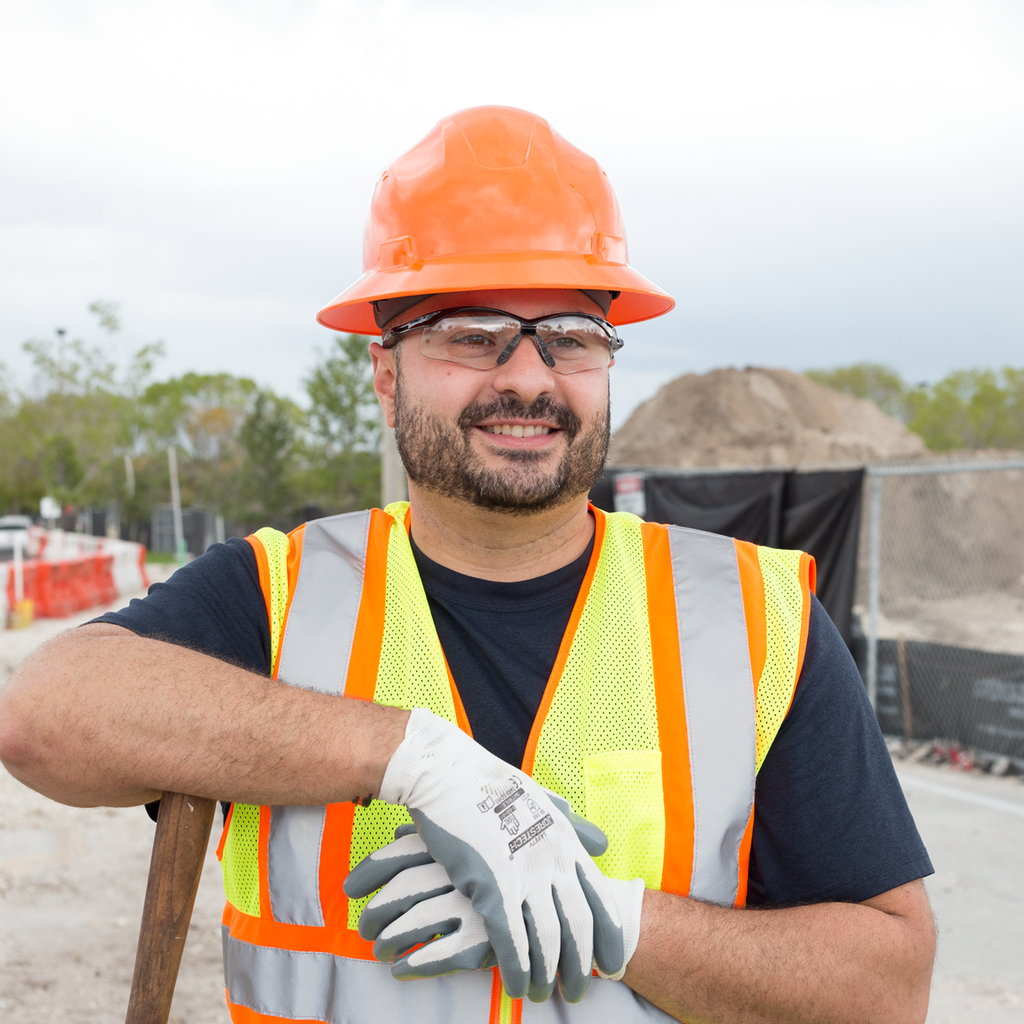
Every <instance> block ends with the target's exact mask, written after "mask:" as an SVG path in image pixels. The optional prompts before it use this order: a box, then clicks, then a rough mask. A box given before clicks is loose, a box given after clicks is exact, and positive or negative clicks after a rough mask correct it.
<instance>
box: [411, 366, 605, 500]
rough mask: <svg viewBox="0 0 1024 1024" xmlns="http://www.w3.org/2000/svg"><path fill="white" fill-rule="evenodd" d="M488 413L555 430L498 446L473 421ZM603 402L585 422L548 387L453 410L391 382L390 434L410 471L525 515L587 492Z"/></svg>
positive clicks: (448, 490) (601, 450) (461, 496)
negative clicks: (544, 440)
mask: <svg viewBox="0 0 1024 1024" xmlns="http://www.w3.org/2000/svg"><path fill="white" fill-rule="evenodd" d="M494 419H511V420H515V419H527V420H543V421H545V422H546V423H551V424H554V425H555V427H556V428H557V432H558V434H560V435H561V437H560V441H559V443H558V444H556V445H554V446H552V447H549V448H546V449H540V450H536V449H534V450H531V449H518V450H509V449H506V448H499V447H498V446H496V445H494V444H489V443H488V441H487V436H488V435H487V433H486V432H485V431H484V430H482V429H481V427H480V424H482V423H484V422H486V421H488V420H494ZM609 437H610V430H609V405H608V401H607V398H606V400H605V403H604V407H603V409H602V410H601V412H600V413H599V414H597V415H595V416H594V417H593V418H592V420H591V422H589V423H585V422H583V421H582V420H581V418H580V417H579V416H577V415H576V414H575V413H574V412H573V411H572V410H571V409H569V408H568V407H567V406H566V405H564V404H562V403H561V402H559V401H557V400H556V399H554V398H552V397H550V396H548V395H540V396H539V397H538V398H536V399H535V400H534V401H533V402H531V403H530V404H528V405H527V404H526V403H524V402H523V401H522V400H521V399H519V398H518V397H516V396H515V395H511V394H500V395H496V396H494V397H493V398H492V399H489V400H487V401H483V402H474V403H472V404H470V405H468V406H466V407H465V408H464V409H463V410H462V412H461V413H460V414H459V415H458V416H457V418H452V417H446V416H444V415H442V414H440V413H436V412H433V411H431V410H430V409H428V408H426V407H425V406H424V404H423V403H422V402H421V403H419V404H417V403H415V402H414V401H413V400H412V399H411V398H410V397H409V396H408V392H407V389H405V388H403V386H402V371H401V366H400V361H399V367H398V372H397V379H396V385H395V440H396V442H397V445H398V452H399V454H400V455H401V457H402V462H403V463H404V464H405V468H406V472H407V473H408V475H409V479H410V480H412V481H413V482H414V483H416V484H417V485H419V486H420V487H423V488H425V489H427V490H430V491H433V492H434V493H437V494H439V495H442V496H444V497H447V498H453V499H457V500H461V501H466V502H469V503H471V504H473V505H475V506H477V507H479V508H486V509H493V510H495V511H501V512H506V513H508V514H511V515H530V514H534V513H538V512H541V511H544V510H547V509H550V508H554V507H557V506H559V505H562V504H565V503H567V502H569V501H572V500H573V499H578V498H579V496H580V495H583V494H586V493H587V492H588V491H589V490H590V488H591V487H592V486H593V484H594V482H595V481H596V480H597V479H598V478H599V477H600V475H601V473H602V471H603V470H604V461H605V458H606V456H607V454H608V441H609Z"/></svg>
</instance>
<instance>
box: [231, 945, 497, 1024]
mask: <svg viewBox="0 0 1024 1024" xmlns="http://www.w3.org/2000/svg"><path fill="white" fill-rule="evenodd" d="M222 936H223V942H224V977H225V979H226V983H227V990H228V1001H229V1002H231V1003H235V1004H240V1005H242V1006H247V1007H249V1009H251V1010H255V1011H256V1012H257V1013H262V1014H266V1015H268V1016H273V1017H285V1018H288V1019H291V1020H313V1021H325V1022H326V1024H364V1022H365V1024H380V1022H382V1021H389V1022H390V1021H395V1022H401V1021H413V1020H415V1021H416V1024H462V1022H463V1021H465V1022H467V1024H487V1018H488V1014H489V1013H490V1007H491V978H492V975H491V972H490V971H464V972H462V973H461V974H453V975H449V976H448V977H446V978H431V979H429V980H423V981H395V979H394V978H392V977H391V971H390V970H389V969H388V965H387V964H380V963H377V961H376V960H354V959H350V958H349V957H343V956H335V955H334V954H333V953H300V952H295V951H293V950H289V949H275V948H273V947H267V946H255V945H252V944H251V943H248V942H242V941H240V940H239V939H236V938H233V937H232V936H231V934H230V933H229V931H228V929H227V927H223V930H222Z"/></svg>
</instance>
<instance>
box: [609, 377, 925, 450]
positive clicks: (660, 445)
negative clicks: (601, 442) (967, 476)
mask: <svg viewBox="0 0 1024 1024" xmlns="http://www.w3.org/2000/svg"><path fill="white" fill-rule="evenodd" d="M924 453H925V445H924V442H923V441H922V440H921V438H919V437H918V436H917V435H916V434H912V433H911V432H910V431H909V430H907V428H906V427H905V426H903V424H902V423H900V422H898V421H897V420H895V419H893V418H892V417H891V416H887V415H886V414H885V413H884V412H882V411H881V410H880V409H879V408H878V407H877V406H876V405H874V404H873V403H871V402H866V401H863V400H862V399H859V398H851V397H850V396H849V395H844V394H841V393H840V392H838V391H833V390H832V389H831V388H826V387H822V385H820V384H816V383H814V381H812V380H809V379H808V378H807V377H804V376H803V375H802V374H799V373H793V372H792V371H790V370H769V369H762V368H760V367H753V366H748V367H747V368H746V369H744V370H736V369H726V370H712V371H711V372H710V373H705V374H696V373H688V374H685V375H684V376H682V377H677V378H676V379H675V380H673V381H671V382H670V383H668V384H666V385H665V386H664V387H663V388H662V389H661V390H660V391H659V392H658V393H657V394H656V395H655V396H654V397H653V398H651V399H649V400H648V401H646V402H644V404H643V405H641V406H640V407H639V408H638V409H637V410H636V411H635V412H634V413H633V415H632V416H630V417H629V419H628V420H627V421H626V422H625V423H624V424H623V425H622V426H621V427H620V428H619V429H618V430H617V431H616V432H615V436H614V437H613V438H612V444H611V450H610V452H609V457H608V461H609V464H610V465H613V466H615V465H617V466H652V467H653V466H666V467H681V466H737V467H739V466H799V465H809V464H827V463H840V462H846V463H849V462H875V461H877V460H879V459H892V458H902V457H908V456H917V455H923V454H924Z"/></svg>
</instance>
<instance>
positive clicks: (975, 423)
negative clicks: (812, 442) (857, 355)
mask: <svg viewBox="0 0 1024 1024" xmlns="http://www.w3.org/2000/svg"><path fill="white" fill-rule="evenodd" d="M807 376H808V377H810V378H811V380H814V381H817V382H818V383H819V384H824V385H825V386H826V387H831V388H834V389H835V390H837V391H842V392H843V393H844V394H848V395H854V396H855V397H857V398H866V399H869V400H870V401H873V402H874V403H875V404H876V405H878V406H879V408H881V409H882V410H883V411H884V412H887V413H889V415H891V416H895V417H896V418H897V419H901V420H903V422H905V423H906V424H907V426H908V427H909V428H910V429H911V430H913V431H914V432H915V433H917V434H920V435H921V437H922V438H924V441H925V444H927V445H928V447H929V448H930V449H932V450H933V451H951V450H953V449H958V448H1012V449H1024V368H1018V369H1015V368H1013V367H1010V366H1007V367H1004V368H1003V369H1002V370H998V371H996V370H980V369H975V370H955V371H954V372H952V373H950V374H948V375H947V376H946V377H943V379H942V380H940V381H939V382H938V383H936V384H930V385H921V386H919V387H911V386H908V385H907V384H906V383H905V382H904V381H903V379H902V378H901V377H900V375H899V374H898V373H897V372H896V371H895V370H892V369H889V368H888V367H885V366H880V365H878V364H877V363H856V364H854V365H852V366H841V367H837V368H836V369H833V370H809V371H808V372H807Z"/></svg>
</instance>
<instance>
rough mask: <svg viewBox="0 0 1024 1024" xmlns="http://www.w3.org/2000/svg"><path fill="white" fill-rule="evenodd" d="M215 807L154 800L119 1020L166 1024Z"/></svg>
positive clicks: (174, 796) (177, 798)
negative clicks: (127, 990) (134, 944)
mask: <svg viewBox="0 0 1024 1024" xmlns="http://www.w3.org/2000/svg"><path fill="white" fill-rule="evenodd" d="M216 807H217V802H216V801H215V800H205V799H200V798H198V797H194V796H183V795H182V794H181V793H164V795H163V799H161V801H160V813H159V815H158V817H157V822H156V835H155V836H154V838H153V859H152V860H151V861H150V864H149V882H148V883H147V885H146V902H145V904H144V906H143V908H142V927H141V929H140V930H139V948H138V951H137V952H136V954H135V975H134V976H133V978H132V993H131V996H130V997H129V1000H128V1014H127V1016H126V1017H125V1024H167V1017H168V1015H169V1014H170V1012H171V998H172V997H173V996H174V983H175V982H176V981H177V979H178V966H179V964H180V963H181V954H182V952H183V950H184V949H185V937H186V935H188V923H189V921H190V920H191V918H192V907H193V905H194V904H195V901H196V890H197V889H198V888H199V876H200V875H201V874H202V873H203V860H204V859H205V857H206V846H207V844H208V843H209V841H210V829H211V827H212V826H213V815H214V811H215V810H216Z"/></svg>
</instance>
